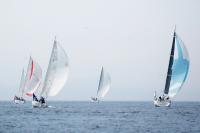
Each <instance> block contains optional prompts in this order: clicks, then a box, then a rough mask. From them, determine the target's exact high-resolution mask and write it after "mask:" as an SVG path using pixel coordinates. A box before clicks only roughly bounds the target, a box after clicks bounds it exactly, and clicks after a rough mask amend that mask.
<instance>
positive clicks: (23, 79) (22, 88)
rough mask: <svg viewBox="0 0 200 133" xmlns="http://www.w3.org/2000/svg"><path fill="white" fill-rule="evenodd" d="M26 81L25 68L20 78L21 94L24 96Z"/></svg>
mask: <svg viewBox="0 0 200 133" xmlns="http://www.w3.org/2000/svg"><path fill="white" fill-rule="evenodd" d="M24 81H25V75H24V69H23V71H22V76H21V80H20V86H19V96H21V97H23V94H24V83H25V82H24Z"/></svg>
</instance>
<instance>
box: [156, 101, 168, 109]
mask: <svg viewBox="0 0 200 133" xmlns="http://www.w3.org/2000/svg"><path fill="white" fill-rule="evenodd" d="M154 105H155V107H169V106H170V105H171V101H170V100H161V101H160V100H154Z"/></svg>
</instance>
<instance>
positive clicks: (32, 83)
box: [25, 57, 42, 96]
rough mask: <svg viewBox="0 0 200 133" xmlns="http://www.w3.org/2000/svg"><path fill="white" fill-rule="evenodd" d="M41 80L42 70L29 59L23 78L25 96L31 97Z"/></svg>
mask: <svg viewBox="0 0 200 133" xmlns="http://www.w3.org/2000/svg"><path fill="white" fill-rule="evenodd" d="M41 80H42V69H41V67H40V65H39V64H38V63H37V62H36V61H34V60H33V59H32V58H31V57H30V60H29V65H28V69H27V73H26V78H25V91H26V95H28V96H32V94H33V93H34V92H35V91H36V90H37V89H38V88H39V85H40V83H41Z"/></svg>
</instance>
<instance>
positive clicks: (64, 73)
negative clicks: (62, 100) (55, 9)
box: [32, 38, 69, 107]
mask: <svg viewBox="0 0 200 133" xmlns="http://www.w3.org/2000/svg"><path fill="white" fill-rule="evenodd" d="M68 72H69V61H68V57H67V54H66V53H65V50H64V49H63V48H62V47H61V45H60V44H59V43H58V42H57V41H56V38H55V40H54V45H53V49H52V52H51V57H50V61H49V65H48V69H47V73H46V77H45V80H44V83H43V86H42V87H41V91H40V94H39V96H40V100H39V101H38V100H37V97H36V96H35V95H33V101H32V106H33V107H48V105H47V104H46V102H45V99H47V98H48V97H49V96H56V95H57V94H58V93H59V92H60V91H61V90H62V88H63V87H64V85H65V83H66V81H67V79H68Z"/></svg>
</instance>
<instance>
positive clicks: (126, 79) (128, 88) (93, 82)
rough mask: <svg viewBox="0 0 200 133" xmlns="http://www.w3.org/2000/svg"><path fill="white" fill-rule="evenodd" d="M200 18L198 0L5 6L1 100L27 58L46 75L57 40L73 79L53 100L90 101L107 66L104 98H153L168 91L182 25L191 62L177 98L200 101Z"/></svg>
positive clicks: (36, 0) (23, 0)
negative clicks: (175, 35)
mask: <svg viewBox="0 0 200 133" xmlns="http://www.w3.org/2000/svg"><path fill="white" fill-rule="evenodd" d="M199 13H200V1H199V0H167V1H166V0H137V1H136V0H62V1H61V0H51V1H50V0H42V1H41V0H30V1H27V0H20V1H15V0H5V1H0V54H1V56H0V60H1V67H0V68H1V69H0V86H1V87H0V100H10V99H12V98H13V95H14V94H15V93H16V92H17V89H18V87H19V80H20V76H21V71H22V68H23V67H24V68H25V69H26V67H27V64H28V59H29V55H32V56H33V58H34V59H36V60H37V62H38V63H39V64H40V65H41V66H42V68H43V77H44V76H45V74H46V68H47V65H48V61H49V58H50V53H51V49H52V45H53V39H54V36H55V35H56V36H57V40H58V41H59V42H60V43H61V45H62V46H63V48H64V49H65V50H66V52H67V54H68V56H69V59H70V76H69V80H68V82H67V84H66V86H65V88H64V89H63V90H62V91H61V92H60V93H59V95H57V96H56V97H53V98H49V99H50V100H89V98H90V97H91V96H94V95H96V90H97V86H98V80H99V75H100V70H101V66H102V65H103V66H104V67H105V69H106V70H107V71H108V72H109V73H110V75H111V78H112V84H111V89H110V92H109V93H108V95H107V96H106V97H105V100H152V98H153V93H154V90H157V91H161V90H162V89H163V88H164V84H165V79H166V73H167V67H168V61H169V54H170V48H171V43H172V34H173V30H174V26H175V24H176V26H177V33H178V34H179V36H180V37H181V38H182V40H183V41H184V42H185V45H186V47H187V48H188V51H189V55H190V59H191V62H190V63H191V65H190V71H189V75H188V78H187V80H186V83H185V84H184V86H183V88H182V90H181V93H179V94H178V95H177V97H176V98H175V100H184V101H185V100H194V101H196V100H198V101H200V88H199V86H200V85H199V83H200V82H199V79H200V76H199V74H200V69H199V68H200V61H199V52H200V46H199V43H200V36H199V35H200V14H199Z"/></svg>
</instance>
